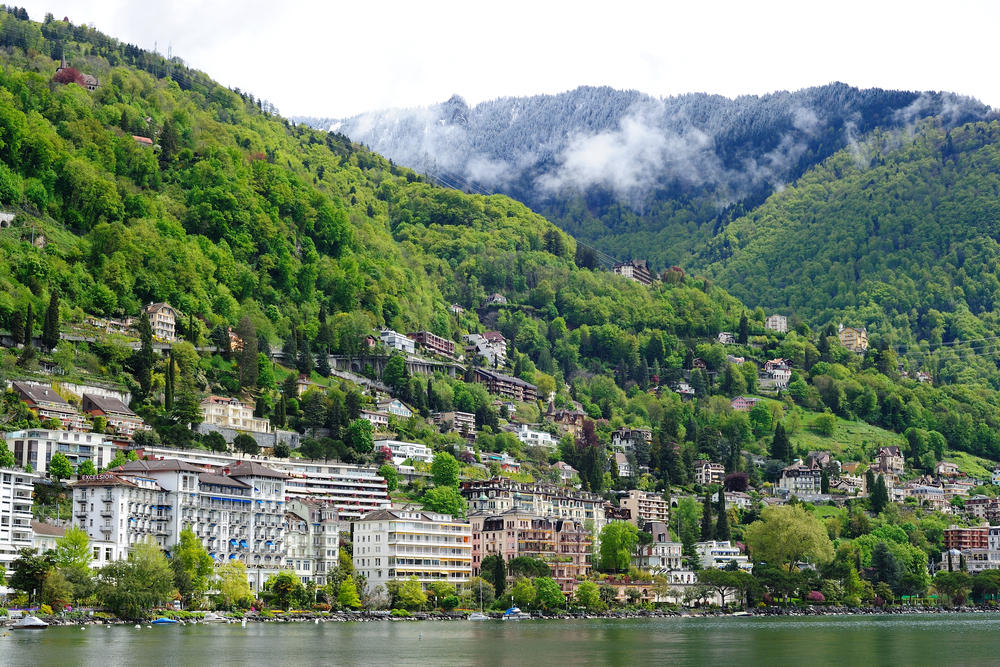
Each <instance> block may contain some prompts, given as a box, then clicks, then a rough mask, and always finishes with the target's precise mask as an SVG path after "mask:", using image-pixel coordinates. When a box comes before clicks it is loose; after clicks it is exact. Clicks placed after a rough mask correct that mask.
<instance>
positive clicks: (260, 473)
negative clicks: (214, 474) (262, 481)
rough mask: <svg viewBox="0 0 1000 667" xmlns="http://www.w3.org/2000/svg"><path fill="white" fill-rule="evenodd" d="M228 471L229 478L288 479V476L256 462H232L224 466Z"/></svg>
mask: <svg viewBox="0 0 1000 667" xmlns="http://www.w3.org/2000/svg"><path fill="white" fill-rule="evenodd" d="M225 467H226V468H228V469H229V476H230V477H272V478H274V479H288V475H286V474H285V473H283V472H278V471H277V470H271V469H270V468H268V467H265V466H262V465H261V464H259V463H257V462H256V461H234V462H232V463H231V464H229V465H227V466H225Z"/></svg>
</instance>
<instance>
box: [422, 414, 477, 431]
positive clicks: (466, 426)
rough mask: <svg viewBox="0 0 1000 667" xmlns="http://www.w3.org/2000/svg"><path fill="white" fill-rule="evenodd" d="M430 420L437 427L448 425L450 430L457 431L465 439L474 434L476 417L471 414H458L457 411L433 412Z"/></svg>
mask: <svg viewBox="0 0 1000 667" xmlns="http://www.w3.org/2000/svg"><path fill="white" fill-rule="evenodd" d="M431 418H432V419H433V420H434V423H435V424H437V425H438V426H445V425H448V424H450V425H451V430H453V431H458V432H459V433H461V434H462V436H463V437H465V438H468V437H471V436H474V435H475V434H476V415H474V414H472V413H471V412H459V411H458V410H453V411H451V412H435V413H434V414H433V415H431Z"/></svg>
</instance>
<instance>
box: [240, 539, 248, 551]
mask: <svg viewBox="0 0 1000 667" xmlns="http://www.w3.org/2000/svg"><path fill="white" fill-rule="evenodd" d="M240 546H241V547H243V548H244V549H246V547H247V541H246V540H240Z"/></svg>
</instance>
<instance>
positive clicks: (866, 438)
mask: <svg viewBox="0 0 1000 667" xmlns="http://www.w3.org/2000/svg"><path fill="white" fill-rule="evenodd" d="M794 412H795V413H796V414H798V416H799V421H800V426H799V428H798V430H797V431H796V432H795V433H792V434H790V435H789V440H791V442H792V445H793V446H795V447H796V448H798V449H802V450H805V451H812V450H817V451H824V450H825V451H829V452H830V453H832V454H835V455H837V456H838V457H839V458H840V459H841V460H845V461H856V460H860V459H861V458H863V455H866V454H867V455H871V454H874V453H875V451H876V450H877V449H878V448H879V447H884V446H889V445H899V446H901V447H904V446H905V445H906V439H905V438H904V437H903V436H901V435H899V434H898V433H893V432H892V431H886V430H885V429H882V428H879V427H878V426H872V425H871V424H866V423H865V422H860V421H848V420H846V419H841V418H840V417H838V418H837V425H836V427H835V428H834V431H833V435H829V436H827V435H821V434H819V433H817V432H816V431H815V430H813V429H812V427H811V424H812V422H813V419H815V418H816V417H817V416H818V415H819V413H816V412H807V411H805V410H802V409H800V408H795V411H794ZM788 422H789V418H788V417H786V418H785V425H786V427H787V425H788Z"/></svg>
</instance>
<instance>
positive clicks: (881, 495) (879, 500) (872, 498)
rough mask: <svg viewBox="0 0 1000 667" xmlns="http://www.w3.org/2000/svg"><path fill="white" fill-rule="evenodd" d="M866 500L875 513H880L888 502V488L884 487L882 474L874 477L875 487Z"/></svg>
mask: <svg viewBox="0 0 1000 667" xmlns="http://www.w3.org/2000/svg"><path fill="white" fill-rule="evenodd" d="M868 502H869V504H870V505H871V510H872V513H873V514H875V515H879V514H881V513H882V510H884V509H885V508H886V506H887V505H888V504H889V489H888V488H887V487H886V483H885V476H884V475H879V476H878V477H876V478H875V488H874V489H872V491H871V493H870V494H869V495H868Z"/></svg>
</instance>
